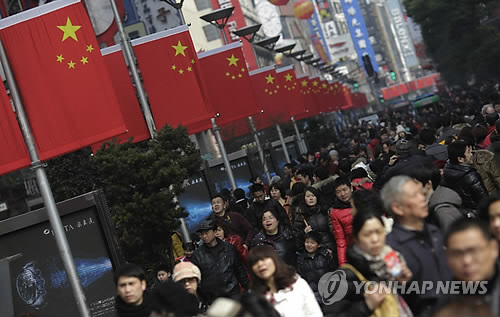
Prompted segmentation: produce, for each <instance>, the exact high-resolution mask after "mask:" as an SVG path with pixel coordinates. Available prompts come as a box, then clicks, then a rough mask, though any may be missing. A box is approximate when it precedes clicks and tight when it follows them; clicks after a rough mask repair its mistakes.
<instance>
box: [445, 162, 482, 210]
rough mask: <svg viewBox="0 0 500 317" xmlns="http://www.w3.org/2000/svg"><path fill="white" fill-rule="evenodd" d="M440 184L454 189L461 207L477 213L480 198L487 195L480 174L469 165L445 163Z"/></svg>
mask: <svg viewBox="0 0 500 317" xmlns="http://www.w3.org/2000/svg"><path fill="white" fill-rule="evenodd" d="M441 185H442V186H445V187H448V188H451V189H453V190H454V191H456V192H457V194H458V195H460V198H462V205H463V207H464V208H466V209H468V210H470V211H472V212H473V213H477V210H478V208H479V207H478V206H479V203H480V202H481V200H483V198H485V197H488V191H487V190H486V188H485V187H484V183H483V180H482V178H481V175H479V173H478V172H477V171H476V169H475V168H473V167H472V166H469V165H465V164H450V163H446V165H445V166H444V171H443V181H442V183H441Z"/></svg>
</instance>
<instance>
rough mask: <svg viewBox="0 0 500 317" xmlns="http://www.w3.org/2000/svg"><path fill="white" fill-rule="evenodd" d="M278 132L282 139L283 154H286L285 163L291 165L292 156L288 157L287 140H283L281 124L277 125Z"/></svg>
mask: <svg viewBox="0 0 500 317" xmlns="http://www.w3.org/2000/svg"><path fill="white" fill-rule="evenodd" d="M276 130H277V131H278V135H279V137H280V141H281V147H282V148H283V154H285V161H286V162H287V163H291V161H290V155H288V149H287V148H286V144H285V139H283V133H281V127H280V125H279V124H276Z"/></svg>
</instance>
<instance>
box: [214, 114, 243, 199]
mask: <svg viewBox="0 0 500 317" xmlns="http://www.w3.org/2000/svg"><path fill="white" fill-rule="evenodd" d="M211 121H212V130H213V131H214V132H215V137H216V138H217V143H219V148H220V152H221V154H222V160H223V161H224V167H225V168H226V174H227V177H229V183H231V188H232V190H235V189H236V188H238V187H237V186H236V181H235V180H234V175H233V170H232V169H231V164H230V163H229V158H228V157H227V152H226V148H225V147H224V142H223V141H222V136H221V135H220V128H219V127H218V126H217V122H216V121H215V118H212V119H211Z"/></svg>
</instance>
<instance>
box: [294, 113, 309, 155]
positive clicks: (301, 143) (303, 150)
mask: <svg viewBox="0 0 500 317" xmlns="http://www.w3.org/2000/svg"><path fill="white" fill-rule="evenodd" d="M292 123H293V127H294V129H295V135H296V136H297V143H298V144H299V148H300V153H307V146H306V144H305V141H304V140H303V139H302V136H301V135H300V131H299V127H298V126H297V121H295V118H294V117H292Z"/></svg>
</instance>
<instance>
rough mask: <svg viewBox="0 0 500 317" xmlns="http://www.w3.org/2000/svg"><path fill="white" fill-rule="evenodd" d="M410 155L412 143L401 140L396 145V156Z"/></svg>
mask: <svg viewBox="0 0 500 317" xmlns="http://www.w3.org/2000/svg"><path fill="white" fill-rule="evenodd" d="M409 153H410V142H408V141H407V140H405V139H402V140H399V141H398V143H396V154H397V155H403V154H409Z"/></svg>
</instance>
